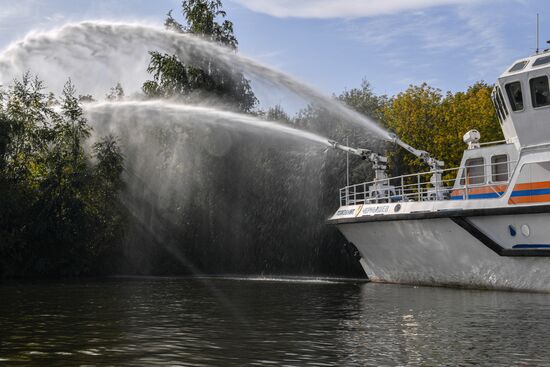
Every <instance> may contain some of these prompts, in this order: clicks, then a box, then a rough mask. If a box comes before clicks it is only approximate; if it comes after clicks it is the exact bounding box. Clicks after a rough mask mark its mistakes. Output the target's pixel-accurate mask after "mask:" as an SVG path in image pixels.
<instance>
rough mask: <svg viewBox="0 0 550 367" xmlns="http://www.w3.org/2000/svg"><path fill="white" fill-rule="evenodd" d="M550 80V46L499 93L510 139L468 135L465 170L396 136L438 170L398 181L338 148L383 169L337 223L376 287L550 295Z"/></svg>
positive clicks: (511, 75) (343, 204)
mask: <svg viewBox="0 0 550 367" xmlns="http://www.w3.org/2000/svg"><path fill="white" fill-rule="evenodd" d="M549 78H550V51H548V50H546V51H545V52H542V53H537V54H535V55H533V56H531V57H527V58H525V59H521V60H518V61H517V62H515V63H514V64H512V65H511V66H510V67H509V68H508V69H507V70H506V71H505V72H504V73H503V74H502V75H501V76H500V77H499V78H498V81H497V82H496V84H495V87H494V89H493V93H492V100H493V103H494V105H495V109H496V112H497V115H498V118H499V121H500V125H501V128H502V131H503V134H504V137H505V140H504V141H501V142H492V143H481V142H480V140H481V137H480V134H479V132H477V131H476V130H472V131H469V132H467V133H466V134H465V135H464V142H465V143H466V144H467V149H466V150H465V151H464V155H463V158H462V162H461V164H460V167H458V168H453V169H444V168H443V162H440V161H438V160H437V159H435V158H432V157H430V155H429V154H428V153H427V152H423V151H418V150H416V149H414V148H412V147H410V146H407V145H406V144H405V143H403V142H402V141H401V140H399V139H398V138H397V137H392V138H393V139H394V141H395V142H396V143H398V144H399V145H401V146H403V147H404V148H405V149H407V150H408V151H409V152H411V153H413V154H415V155H417V156H418V157H420V158H422V159H423V160H424V162H426V163H427V164H428V165H429V168H430V170H429V172H423V173H416V174H412V175H404V176H399V177H391V178H390V177H387V176H386V174H385V163H386V162H385V160H384V158H383V157H380V156H378V155H376V154H374V153H372V152H370V151H368V150H364V149H354V148H350V147H345V146H342V145H339V144H338V143H335V142H332V144H333V146H334V147H335V148H338V149H342V150H345V151H347V152H349V153H352V154H357V155H360V156H362V157H363V158H365V159H370V160H371V161H373V163H374V169H375V172H376V177H375V180H374V181H371V182H365V183H361V184H357V185H351V186H347V187H344V188H342V189H341V190H340V207H339V209H338V210H337V211H336V213H335V214H334V215H333V216H332V217H331V218H330V219H329V223H331V224H334V225H336V226H337V227H338V228H339V230H340V231H341V232H342V233H343V234H344V235H345V237H346V238H347V239H348V240H349V241H350V242H352V243H353V244H354V245H355V246H356V247H357V248H358V250H359V252H360V253H361V255H362V259H361V263H362V265H363V268H364V269H365V272H366V273H367V275H368V276H369V278H370V279H371V280H372V281H382V282H395V283H410V284H425V285H452V286H462V287H475V288H498V289H517V290H533V291H550V87H549V85H550V83H549Z"/></svg>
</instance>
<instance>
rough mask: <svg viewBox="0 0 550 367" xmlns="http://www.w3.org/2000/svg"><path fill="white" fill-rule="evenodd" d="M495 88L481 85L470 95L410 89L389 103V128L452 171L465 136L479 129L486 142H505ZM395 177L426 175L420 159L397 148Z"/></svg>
mask: <svg viewBox="0 0 550 367" xmlns="http://www.w3.org/2000/svg"><path fill="white" fill-rule="evenodd" d="M490 95H491V86H489V85H487V84H485V83H483V82H478V83H476V84H474V85H473V86H471V87H470V88H468V90H467V91H466V92H457V93H455V94H453V93H451V92H448V93H447V95H446V96H445V97H443V95H442V94H441V91H440V90H439V89H435V88H433V87H430V86H429V85H427V84H426V83H424V84H422V85H420V86H410V87H409V88H408V89H407V90H406V91H405V92H402V93H399V94H398V95H397V96H395V97H393V98H391V99H390V100H389V101H387V103H385V105H384V108H383V115H384V121H385V123H386V126H387V127H388V128H389V129H390V130H392V131H393V132H395V133H396V134H397V136H399V137H400V138H401V139H402V140H403V141H404V142H406V143H408V144H410V145H412V146H413V147H415V148H417V149H422V150H426V151H428V152H430V153H431V154H432V155H433V156H434V157H437V158H438V159H441V160H443V161H445V165H446V167H448V168H452V167H456V166H458V165H459V164H460V160H461V158H462V153H463V151H464V148H465V145H464V143H462V136H463V134H464V133H466V132H467V131H468V130H471V129H478V130H479V131H480V132H481V133H482V137H484V139H485V140H486V141H494V140H500V139H502V132H501V130H500V126H499V124H498V121H497V117H496V115H495V111H494V109H493V107H492V104H491V99H490ZM388 155H389V156H390V164H391V167H392V169H393V171H394V173H397V172H400V174H405V173H413V172H418V171H425V170H426V169H427V167H426V166H425V164H424V163H422V162H421V161H420V160H419V159H418V158H415V157H414V156H413V155H411V154H409V153H407V152H405V151H404V150H403V149H400V148H398V147H395V148H393V149H391V150H390V151H389V154H388Z"/></svg>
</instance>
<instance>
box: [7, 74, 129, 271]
mask: <svg viewBox="0 0 550 367" xmlns="http://www.w3.org/2000/svg"><path fill="white" fill-rule="evenodd" d="M54 105H57V102H56V101H55V98H53V97H52V96H51V95H45V94H44V93H43V85H42V82H41V81H39V80H38V79H37V78H35V79H31V78H30V77H29V75H28V74H26V75H24V76H23V78H22V79H21V80H16V81H15V82H14V85H13V86H12V87H11V88H10V89H9V90H8V91H7V92H6V93H5V94H4V98H3V100H2V105H1V107H0V238H1V241H0V277H1V276H29V275H49V276H52V275H81V274H96V273H99V272H102V271H103V270H105V269H106V268H105V266H106V265H107V264H108V262H107V261H105V259H104V258H103V256H105V255H106V254H113V253H115V252H116V251H118V248H119V246H120V243H121V240H122V237H123V228H124V222H125V212H124V210H123V208H122V206H121V205H120V201H119V199H118V195H119V193H120V190H121V189H122V187H123V185H122V182H121V178H120V177H121V174H122V164H123V162H122V159H123V158H122V155H121V154H120V151H119V148H118V145H117V143H116V141H115V140H114V139H113V138H106V139H105V140H102V141H100V142H99V143H97V144H96V145H94V151H95V158H96V161H97V162H96V163H95V164H92V163H91V158H92V157H91V156H90V155H89V154H87V153H86V151H85V149H84V143H85V142H86V140H87V139H88V138H89V136H90V132H91V128H90V126H89V125H88V122H87V120H86V118H85V117H84V114H83V110H82V107H81V106H80V102H79V98H77V97H76V92H75V87H74V86H73V84H72V83H71V82H70V80H69V81H68V82H67V84H66V85H65V88H64V90H63V95H62V98H61V101H60V103H59V105H57V106H58V107H59V110H54V109H53V108H52V106H54ZM57 111H59V112H57Z"/></svg>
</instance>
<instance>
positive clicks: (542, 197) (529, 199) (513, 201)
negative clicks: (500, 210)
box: [508, 194, 550, 204]
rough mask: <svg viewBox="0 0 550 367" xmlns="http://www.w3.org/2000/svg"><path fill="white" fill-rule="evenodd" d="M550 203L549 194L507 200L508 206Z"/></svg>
mask: <svg viewBox="0 0 550 367" xmlns="http://www.w3.org/2000/svg"><path fill="white" fill-rule="evenodd" d="M548 201H550V194H544V195H533V196H516V197H511V198H510V200H508V204H524V203H545V202H548Z"/></svg>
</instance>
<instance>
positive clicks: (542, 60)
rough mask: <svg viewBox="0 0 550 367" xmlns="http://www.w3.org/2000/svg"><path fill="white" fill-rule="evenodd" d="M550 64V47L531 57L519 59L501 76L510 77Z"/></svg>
mask: <svg viewBox="0 0 550 367" xmlns="http://www.w3.org/2000/svg"><path fill="white" fill-rule="evenodd" d="M548 66H550V49H547V50H544V51H543V52H539V53H538V54H534V55H532V56H529V57H525V58H523V59H519V60H517V61H516V62H514V63H513V64H512V65H510V66H509V67H508V68H506V70H505V71H504V73H502V74H501V75H500V77H501V78H502V77H508V76H511V75H515V74H521V73H525V72H528V71H531V70H537V69H541V68H544V67H548Z"/></svg>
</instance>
